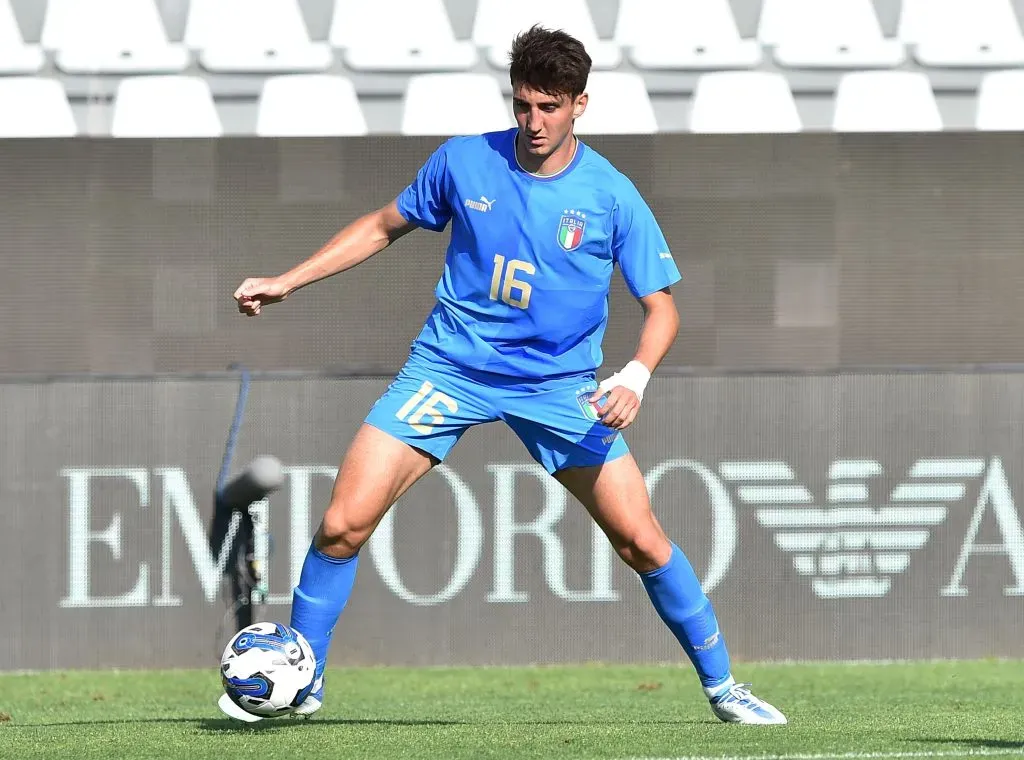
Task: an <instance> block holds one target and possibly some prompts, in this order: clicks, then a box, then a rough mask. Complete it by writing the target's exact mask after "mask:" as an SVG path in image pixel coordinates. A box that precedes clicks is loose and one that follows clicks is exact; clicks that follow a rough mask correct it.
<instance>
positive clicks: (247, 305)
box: [234, 277, 288, 317]
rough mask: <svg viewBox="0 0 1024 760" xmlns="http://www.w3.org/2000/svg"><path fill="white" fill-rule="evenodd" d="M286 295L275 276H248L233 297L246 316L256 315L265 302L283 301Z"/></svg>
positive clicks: (284, 289) (285, 289)
mask: <svg viewBox="0 0 1024 760" xmlns="http://www.w3.org/2000/svg"><path fill="white" fill-rule="evenodd" d="M287 297H288V288H286V287H285V286H284V285H283V284H282V283H281V282H280V281H279V280H278V279H277V278H276V277H250V278H248V279H247V280H245V281H244V282H243V283H242V284H241V285H239V286H238V289H237V290H236V291H235V295H234V299H235V301H237V302H238V310H239V311H240V312H241V313H242V314H245V315H247V316H250V317H255V316H258V315H259V313H260V310H261V309H262V308H263V307H264V306H266V305H267V304H271V303H277V302H279V301H283V300H284V299H285V298H287Z"/></svg>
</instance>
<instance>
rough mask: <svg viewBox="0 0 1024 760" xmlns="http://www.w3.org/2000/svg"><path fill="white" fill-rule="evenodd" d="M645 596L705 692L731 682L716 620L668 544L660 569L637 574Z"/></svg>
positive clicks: (686, 565)
mask: <svg viewBox="0 0 1024 760" xmlns="http://www.w3.org/2000/svg"><path fill="white" fill-rule="evenodd" d="M639 575H640V580H641V581H642V582H643V584H644V588H645V589H647V595H648V596H650V597H651V601H652V602H653V603H654V609H656V610H657V611H658V614H659V615H660V616H661V619H662V620H664V621H665V625H667V626H668V627H669V629H670V630H671V631H672V633H673V634H675V637H676V638H677V639H678V640H679V643H680V644H682V646H683V651H685V652H686V656H687V657H689V658H690V662H692V663H693V666H694V667H695V668H696V669H697V675H699V676H700V682H701V684H702V685H703V686H704V689H705V691H706V692H709V695H710V692H713V691H715V687H716V686H722V685H723V684H725V683H728V682H730V681H731V676H730V673H729V652H728V651H727V650H726V648H725V639H724V638H723V636H722V634H721V632H720V631H719V630H718V620H716V619H715V611H714V610H713V609H712V608H711V600H710V599H708V598H707V596H705V594H704V591H703V589H701V587H700V581H699V580H697V575H696V573H694V572H693V567H691V565H690V562H689V560H688V559H686V555H685V554H683V552H682V550H681V549H680V548H679V547H678V546H676V545H675V544H674V543H673V544H672V556H671V557H669V560H668V562H666V563H665V564H664V565H662V566H661V567H659V568H657V569H655V570H651V571H650V572H647V573H640V574H639Z"/></svg>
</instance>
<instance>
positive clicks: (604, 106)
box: [576, 71, 658, 135]
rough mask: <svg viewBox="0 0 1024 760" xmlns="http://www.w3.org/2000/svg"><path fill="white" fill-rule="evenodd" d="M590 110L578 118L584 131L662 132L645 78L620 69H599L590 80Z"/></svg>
mask: <svg viewBox="0 0 1024 760" xmlns="http://www.w3.org/2000/svg"><path fill="white" fill-rule="evenodd" d="M587 94H588V99H587V110H586V111H585V112H584V113H583V116H581V117H580V118H579V119H577V120H576V132H578V133H579V134H581V135H584V134H591V135H595V134H606V135H612V134H651V133H653V132H657V131H658V122H657V120H656V119H655V117H654V107H653V106H652V105H651V98H650V96H649V95H648V94H647V87H646V86H645V85H644V80H643V77H641V76H640V75H639V74H632V73H626V72H619V71H595V72H593V73H592V74H591V75H590V78H589V79H588V81H587Z"/></svg>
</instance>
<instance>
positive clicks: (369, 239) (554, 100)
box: [222, 27, 786, 724]
mask: <svg viewBox="0 0 1024 760" xmlns="http://www.w3.org/2000/svg"><path fill="white" fill-rule="evenodd" d="M510 62H511V67H510V69H511V70H510V75H511V83H512V87H513V91H514V92H513V96H512V106H513V110H514V112H515V118H516V123H517V126H516V127H515V128H513V129H510V130H507V131H502V132H492V133H487V134H484V135H478V136H469V137H455V138H452V139H450V140H448V141H446V142H445V143H444V144H442V145H441V146H440V147H439V148H438V149H437V150H436V151H435V152H434V154H433V155H432V156H430V158H429V159H428V160H427V162H426V163H425V164H424V165H423V167H422V168H421V169H420V171H419V173H418V174H417V176H416V178H415V179H414V180H413V181H412V183H411V184H410V185H409V186H408V187H406V188H405V190H404V191H402V193H401V194H400V195H399V196H398V197H397V198H396V199H395V200H394V201H392V202H391V203H389V204H388V205H387V206H385V207H383V208H381V209H379V210H377V211H374V212H372V213H370V214H368V215H366V216H363V217H362V218H360V219H358V220H356V221H355V222H353V223H351V224H350V225H348V226H347V227H345V228H344V229H343V230H342V231H341V232H340V233H338V234H337V235H336V236H335V237H334V238H333V239H332V240H331V241H330V242H328V243H327V245H326V246H324V247H323V248H322V249H321V250H320V251H319V252H317V253H316V254H315V255H313V256H312V257H311V258H309V259H308V260H306V261H305V262H303V263H301V264H299V265H297V266H296V267H294V268H293V269H291V270H290V271H288V272H285V273H284V274H281V275H279V276H277V277H271V278H254V279H246V280H245V281H244V282H242V284H241V285H240V286H239V287H238V289H237V290H236V291H235V294H234V297H235V299H236V301H237V304H238V308H239V310H240V311H241V312H242V313H243V314H247V315H249V316H256V315H259V314H261V313H262V311H263V309H264V307H266V306H267V305H269V304H274V303H277V302H280V301H283V300H284V299H285V298H287V297H289V296H290V295H291V294H292V293H294V292H295V291H297V290H299V289H300V288H303V287H305V286H307V285H310V284H311V283H314V282H317V281H319V280H322V279H324V278H326V277H330V276H332V275H335V274H337V273H339V272H343V271H345V270H347V269H349V268H351V267H354V266H356V265H357V264H359V263H360V262H362V261H365V260H366V259H368V258H369V257H370V256H373V255H374V254H376V253H379V252H380V251H382V250H384V249H385V248H386V247H388V246H389V245H390V244H392V243H394V242H395V241H396V240H398V239H399V238H401V237H402V236H403V235H406V234H407V233H409V232H411V231H412V230H414V229H416V228H417V227H423V228H426V229H428V230H432V231H434V232H441V231H443V230H444V229H445V228H446V227H448V226H449V225H451V241H450V244H449V246H448V251H447V255H446V258H445V264H444V270H443V273H442V275H441V278H440V281H439V282H438V284H437V288H436V295H437V304H436V306H435V308H434V309H433V311H432V312H431V313H430V315H429V316H428V318H427V320H426V324H425V325H424V327H423V329H422V331H421V332H420V334H419V336H418V337H417V338H416V339H415V341H414V342H413V345H412V348H411V351H410V355H409V358H408V360H407V362H406V364H405V366H404V367H403V368H402V370H401V371H400V372H399V374H398V376H397V377H396V378H395V379H394V381H393V382H392V383H391V385H390V386H388V388H387V390H386V391H385V392H384V394H383V395H382V396H381V397H380V398H379V399H378V401H377V402H376V403H375V404H374V405H373V407H372V408H371V409H370V411H369V413H368V415H367V417H366V419H365V423H364V424H363V426H362V427H361V428H360V430H359V431H358V433H357V434H356V436H355V439H354V440H353V441H352V443H351V445H350V448H349V450H348V452H347V453H346V455H345V457H344V459H343V461H342V464H341V467H340V469H339V472H338V477H337V480H336V481H335V484H334V489H333V492H332V494H331V499H330V504H329V505H328V507H327V510H326V512H325V514H324V517H323V521H322V522H321V523H320V526H319V528H318V530H317V532H316V534H315V536H314V538H313V541H312V544H311V546H310V547H309V550H308V553H307V555H306V558H305V561H304V563H303V566H302V571H301V575H300V579H299V585H298V586H297V587H296V588H295V589H294V595H293V602H292V614H291V625H292V626H293V627H294V628H295V629H297V630H298V631H300V632H301V633H302V634H303V635H304V636H305V637H306V638H307V639H308V640H309V643H310V645H311V646H312V648H313V651H314V653H315V655H316V660H317V667H316V672H317V681H316V683H315V684H314V691H313V693H312V694H311V695H310V696H309V697H308V698H307V699H306V701H305V702H303V704H302V705H301V706H300V707H299V708H298V710H297V712H298V713H299V714H306V715H309V714H312V713H313V712H315V711H316V710H318V709H319V708H320V706H321V703H322V701H323V694H324V691H323V686H324V683H323V670H324V664H325V662H326V659H327V652H328V648H329V646H330V641H331V635H332V633H333V630H334V627H335V624H336V623H337V621H338V618H339V615H340V614H341V612H342V610H343V609H344V607H345V604H346V602H347V601H348V598H349V594H350V593H351V591H352V587H353V583H354V581H355V577H356V568H357V567H358V564H359V550H360V547H362V546H363V544H364V543H365V542H366V541H367V539H368V538H369V537H370V534H371V533H372V531H373V530H374V528H375V527H376V526H377V524H378V522H379V521H380V520H381V518H382V517H383V516H384V514H385V513H386V512H387V510H388V509H389V508H390V507H391V505H392V504H394V503H395V502H396V501H397V500H398V498H399V497H400V496H401V495H402V494H403V493H404V492H405V491H406V489H408V488H409V487H410V486H412V485H413V483H415V482H416V481H417V480H418V479H419V478H421V477H422V476H423V475H424V474H426V473H427V472H428V471H429V470H430V469H431V468H432V467H433V466H435V465H436V464H438V463H439V462H441V461H442V460H443V459H444V458H445V456H446V455H447V454H448V452H449V451H450V450H451V449H452V447H453V446H454V445H455V444H456V442H457V441H458V440H459V438H460V436H462V434H463V433H464V432H465V431H466V430H467V429H468V428H469V427H470V426H472V425H477V424H480V423H486V422H492V421H495V420H503V421H504V422H506V423H507V424H508V425H509V426H510V427H511V428H512V430H513V431H514V432H515V433H516V435H517V436H518V437H519V438H520V440H521V441H522V442H523V444H524V445H525V446H526V448H527V450H528V451H529V453H530V454H531V455H532V456H533V457H534V459H535V460H536V461H538V462H539V463H541V464H542V465H543V466H544V467H545V468H546V469H547V471H548V472H550V473H551V475H552V476H553V477H555V478H556V479H557V480H558V481H559V482H560V483H561V484H562V485H563V486H564V487H565V488H566V489H567V490H568V491H569V492H570V493H572V494H573V495H574V496H575V497H576V498H577V499H578V500H579V501H580V502H581V503H582V504H583V506H584V507H585V508H586V509H587V510H588V512H589V513H590V515H591V516H592V517H593V519H594V520H596V521H597V523H598V525H600V527H601V528H602V530H603V531H604V532H605V534H606V535H607V536H608V540H609V541H611V543H612V545H613V546H614V548H615V550H616V551H617V552H618V554H619V556H620V557H622V559H623V560H624V561H625V562H626V563H627V564H628V565H629V566H630V567H631V568H632V569H633V570H634V571H636V572H637V573H638V574H639V577H640V580H641V581H642V583H643V585H644V587H645V588H646V590H647V593H648V595H649V596H650V599H651V601H652V602H653V604H654V607H655V609H656V610H657V612H658V614H659V615H660V616H661V618H662V620H664V622H665V624H666V625H667V626H668V628H669V630H670V631H671V632H672V634H674V635H675V637H676V638H677V639H678V641H679V643H680V644H681V645H682V648H683V650H684V651H685V653H686V654H687V656H688V657H689V659H690V660H691V662H692V663H693V665H694V668H695V669H696V672H697V675H698V676H699V678H700V682H701V685H702V686H703V689H704V693H705V695H706V696H707V698H708V700H709V701H710V705H711V710H712V711H713V712H714V714H715V715H716V716H718V718H720V719H721V720H723V721H728V722H733V723H752V724H768V723H785V722H786V718H785V717H784V716H783V715H782V713H781V712H779V710H777V709H776V708H774V707H772V706H771V705H769V704H768V703H766V702H765V701H763V700H761V699H758V698H757V697H755V696H754V695H753V694H751V692H750V690H749V689H748V688H747V685H746V684H740V683H737V682H736V681H735V679H734V678H733V675H732V672H731V669H730V664H729V655H728V652H727V650H726V645H725V639H724V638H723V636H722V634H721V632H720V631H719V628H718V622H717V621H716V619H715V613H714V611H713V609H712V606H711V602H710V601H709V600H708V598H707V597H706V596H705V594H704V592H703V591H702V589H701V586H700V583H699V581H698V579H697V576H696V575H695V573H694V571H693V569H692V567H691V565H690V563H689V561H688V560H687V558H686V557H685V556H684V554H683V552H682V551H680V549H679V547H678V546H676V545H675V544H674V543H673V542H671V541H670V540H669V539H668V538H667V537H666V535H665V533H664V532H663V531H662V529H661V526H660V525H659V524H658V521H657V520H656V519H655V517H654V515H653V513H652V511H651V505H650V502H649V500H648V493H647V488H646V485H645V483H644V479H643V475H642V473H641V472H640V469H639V468H638V467H637V464H636V462H635V461H634V459H633V457H632V455H631V454H630V453H629V450H628V448H627V446H626V443H625V441H624V440H623V438H622V435H621V431H622V430H623V429H625V428H626V427H628V426H629V425H630V424H631V423H632V422H633V421H634V420H635V419H636V416H637V412H638V411H639V410H640V404H641V401H642V400H643V396H644V389H645V387H646V385H647V383H648V380H649V379H650V377H651V372H653V371H654V369H655V368H656V367H657V366H658V364H659V363H660V362H661V360H662V359H663V358H664V356H665V354H666V353H667V351H668V349H669V347H670V346H671V344H672V342H673V341H674V340H675V337H676V333H677V330H678V324H679V315H678V312H677V311H676V307H675V304H674V302H673V298H672V295H671V293H670V291H669V287H670V286H671V285H672V284H674V283H675V282H677V281H678V280H679V279H680V275H679V271H678V270H677V268H676V264H675V262H674V261H673V259H672V256H671V254H670V252H669V246H668V244H667V243H666V242H665V238H664V237H663V235H662V232H661V230H660V228H659V226H658V224H657V222H656V221H655V219H654V216H653V214H652V213H651V210H650V209H649V207H648V206H647V204H646V203H645V202H644V200H643V198H641V196H640V194H639V192H638V191H637V190H636V188H635V187H634V186H633V184H632V183H631V182H630V181H629V180H628V179H627V178H626V177H625V176H623V175H622V174H620V173H619V172H618V171H617V170H616V169H615V168H614V167H613V166H612V165H611V164H610V163H609V162H608V161H607V160H606V159H605V158H603V157H602V156H601V155H599V154H598V153H597V152H596V151H594V149H593V148H590V147H588V146H587V145H585V144H584V143H583V142H581V141H580V140H579V139H577V137H576V136H575V135H574V134H573V123H574V121H575V120H576V119H577V118H579V117H580V116H582V115H583V112H584V111H585V109H586V107H587V94H586V84H587V78H588V75H589V73H590V65H591V60H590V57H589V55H588V54H587V52H586V50H585V49H584V47H583V45H582V44H581V43H580V42H579V41H578V40H576V39H574V38H573V37H571V36H569V35H568V34H565V33H563V32H561V31H550V30H546V29H543V28H540V27H534V28H532V29H530V30H529V31H526V32H524V33H522V34H520V35H519V36H518V37H517V38H516V39H515V41H514V43H513V45H512V50H511V55H510ZM437 107H438V108H473V104H472V103H469V102H462V101H459V100H457V99H455V100H452V101H448V102H438V104H437ZM616 266H617V267H618V268H619V270H620V271H621V273H622V276H623V277H624V278H625V281H626V284H627V286H628V287H629V289H630V291H631V293H632V294H633V295H634V296H635V297H636V298H637V299H638V300H639V302H640V304H641V306H642V309H643V312H644V321H643V329H642V331H641V334H640V339H639V344H638V347H637V349H636V354H635V357H634V358H633V360H632V361H630V362H629V363H628V364H626V365H625V367H623V368H622V369H621V370H620V371H619V372H616V373H614V374H612V375H611V376H610V377H608V378H607V379H605V380H603V381H602V382H601V383H600V384H598V383H597V381H596V376H595V374H596V369H597V367H598V366H600V364H601V361H602V353H601V340H602V338H603V335H604V331H605V326H606V323H607V318H608V292H609V284H610V281H611V276H612V271H613V269H614V268H615V267H616ZM224 701H225V700H222V703H223V702H224ZM226 702H227V705H226V711H228V710H230V708H231V707H233V705H232V704H231V702H230V700H226ZM237 712H238V710H237V709H236V710H234V711H231V714H234V715H236V717H243V716H238V715H237V714H236V713H237ZM250 717H251V716H250Z"/></svg>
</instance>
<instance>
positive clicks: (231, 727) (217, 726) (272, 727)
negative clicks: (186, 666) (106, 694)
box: [4, 718, 1020, 747]
mask: <svg viewBox="0 0 1024 760" xmlns="http://www.w3.org/2000/svg"><path fill="white" fill-rule="evenodd" d="M175 723H179V724H192V725H194V726H195V727H196V728H200V729H202V730H203V731H225V732H237V731H276V730H280V729H284V730H289V729H304V728H309V727H314V728H315V727H316V726H467V725H471V724H480V725H483V724H502V725H507V726H587V725H594V726H610V725H652V724H656V725H663V726H679V725H701V724H705V723H717V721H713V720H643V721H635V720H629V721H608V720H586V719H584V720H580V719H573V718H566V719H565V720H510V721H502V720H481V721H465V720H443V719H422V720H415V719H404V718H311V719H310V720H303V719H301V718H274V719H270V720H264V721H261V722H259V723H242V722H240V721H236V720H231V719H230V718H128V719H124V720H73V721H61V722H56V723H25V724H20V725H19V724H18V723H15V722H11V723H7V724H6V725H5V726H4V728H5V729H7V730H10V729H19V728H22V729H29V728H60V727H70V726H82V727H87V726H117V725H125V726H128V725H160V724H167V725H170V724H175ZM937 741H941V740H937ZM992 746H996V745H992ZM1005 746H1007V747H1010V746H1020V745H1019V743H1016V744H1015V743H1012V742H1007V743H1006V744H1005Z"/></svg>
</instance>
